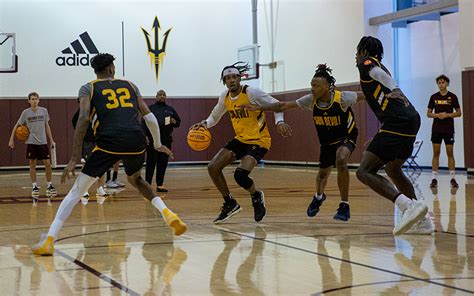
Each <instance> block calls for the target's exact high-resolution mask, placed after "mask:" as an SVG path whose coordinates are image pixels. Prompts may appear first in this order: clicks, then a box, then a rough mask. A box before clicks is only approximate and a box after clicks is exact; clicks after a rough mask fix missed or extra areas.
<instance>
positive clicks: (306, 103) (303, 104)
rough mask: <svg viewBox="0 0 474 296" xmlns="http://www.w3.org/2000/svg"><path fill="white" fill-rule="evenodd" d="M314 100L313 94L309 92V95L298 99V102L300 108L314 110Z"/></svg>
mask: <svg viewBox="0 0 474 296" xmlns="http://www.w3.org/2000/svg"><path fill="white" fill-rule="evenodd" d="M313 100H314V99H313V95H312V94H309V95H305V96H302V97H301V98H299V99H298V100H296V104H297V105H298V107H300V108H303V109H307V110H310V111H312V110H313Z"/></svg>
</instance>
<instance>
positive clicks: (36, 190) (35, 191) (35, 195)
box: [31, 185, 40, 198]
mask: <svg viewBox="0 0 474 296" xmlns="http://www.w3.org/2000/svg"><path fill="white" fill-rule="evenodd" d="M39 195H40V190H39V188H38V186H36V185H35V186H33V188H32V189H31V197H33V198H38V197H39Z"/></svg>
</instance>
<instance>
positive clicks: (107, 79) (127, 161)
mask: <svg viewBox="0 0 474 296" xmlns="http://www.w3.org/2000/svg"><path fill="white" fill-rule="evenodd" d="M114 60H115V58H114V57H113V56H112V55H110V54H108V53H101V54H98V55H96V56H95V57H94V58H93V59H92V60H91V66H92V68H94V72H95V73H96V75H97V80H93V81H91V82H89V83H87V84H85V85H83V86H82V87H81V89H80V90H79V98H80V99H79V100H80V111H79V112H80V113H79V119H78V121H77V126H76V130H75V132H74V142H73V153H72V156H71V160H70V161H69V163H68V165H67V166H66V168H65V169H64V172H63V175H62V177H61V182H63V183H64V182H65V181H66V178H69V175H70V174H72V175H73V176H74V168H75V167H76V159H79V158H80V156H81V148H82V143H83V139H84V135H85V133H86V130H87V126H88V125H89V118H93V117H94V116H95V115H96V116H97V120H96V121H94V122H92V127H93V129H94V132H95V136H96V147H95V148H94V151H93V152H92V154H91V156H90V157H89V159H87V160H86V163H85V165H84V167H83V169H82V172H81V173H80V174H79V176H78V177H77V179H76V181H75V182H74V185H73V186H72V188H71V190H70V191H69V193H68V194H67V195H66V197H65V198H64V199H63V201H62V202H61V205H60V206H59V209H58V212H57V213H56V217H55V218H54V221H53V223H52V224H51V227H50V229H49V232H48V234H47V236H45V237H44V238H43V239H42V240H41V241H40V242H39V243H38V244H36V245H35V246H33V248H32V250H33V253H34V254H36V255H52V254H53V253H54V246H53V242H54V240H55V239H57V237H58V233H59V231H60V230H61V228H62V226H63V224H64V222H65V221H66V219H67V218H68V217H69V215H70V214H71V212H72V209H73V208H74V206H75V205H76V204H77V202H78V201H79V199H80V197H81V196H82V195H83V194H84V192H86V191H87V189H89V187H90V186H91V185H92V184H93V183H94V182H95V181H96V180H97V178H98V177H100V176H102V175H103V174H104V173H105V171H106V170H107V169H108V168H109V167H111V166H112V165H113V164H114V163H116V162H117V161H118V160H122V162H123V165H124V168H125V173H126V174H127V178H128V181H129V182H130V184H132V185H133V186H134V187H135V188H137V189H138V190H139V191H140V193H141V194H142V195H143V196H144V197H145V198H146V199H148V200H150V201H151V203H152V204H153V206H155V207H156V208H157V209H158V210H159V211H160V213H161V215H162V216H163V219H164V220H165V222H166V224H168V225H169V226H170V227H171V228H173V230H174V233H175V235H181V234H183V233H184V232H185V231H186V224H184V223H183V222H182V221H181V219H180V218H179V217H178V216H177V215H176V214H175V213H173V212H172V211H171V210H169V209H168V208H167V207H166V205H165V204H164V203H163V201H162V200H161V198H160V197H158V196H155V194H154V192H153V189H152V188H151V187H150V185H149V184H148V183H147V182H146V181H145V180H143V179H142V177H141V176H140V172H141V168H142V165H143V161H144V152H145V134H144V133H143V131H142V128H141V125H140V114H141V115H143V120H145V122H146V123H147V126H148V128H149V129H150V131H151V133H152V136H153V140H154V143H155V148H156V149H157V150H159V151H162V152H165V153H167V154H168V155H171V156H172V153H171V151H170V150H169V149H168V148H167V147H165V146H163V145H161V142H160V129H159V127H158V123H157V121H156V118H155V116H153V114H152V113H150V110H149V109H148V106H147V105H146V104H145V102H144V101H143V99H142V96H141V94H140V91H139V90H138V88H137V87H136V86H135V85H134V84H133V83H131V82H129V81H127V80H119V79H114V75H115V65H114Z"/></svg>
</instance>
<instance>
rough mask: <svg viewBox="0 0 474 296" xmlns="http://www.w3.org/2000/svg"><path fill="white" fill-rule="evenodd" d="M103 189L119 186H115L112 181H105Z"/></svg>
mask: <svg viewBox="0 0 474 296" xmlns="http://www.w3.org/2000/svg"><path fill="white" fill-rule="evenodd" d="M105 187H107V188H118V187H119V186H118V185H117V184H115V182H114V181H112V180H109V181H107V183H105Z"/></svg>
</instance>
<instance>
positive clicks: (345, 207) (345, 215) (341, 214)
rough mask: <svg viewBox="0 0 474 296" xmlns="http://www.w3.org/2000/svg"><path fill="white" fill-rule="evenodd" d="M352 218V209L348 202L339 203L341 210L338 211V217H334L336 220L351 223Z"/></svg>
mask: <svg viewBox="0 0 474 296" xmlns="http://www.w3.org/2000/svg"><path fill="white" fill-rule="evenodd" d="M350 218H351V209H350V207H349V204H348V203H347V202H341V203H339V208H338V209H337V213H336V215H334V219H336V220H340V221H349V219H350Z"/></svg>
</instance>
